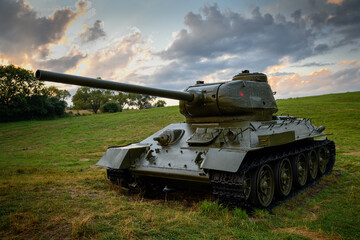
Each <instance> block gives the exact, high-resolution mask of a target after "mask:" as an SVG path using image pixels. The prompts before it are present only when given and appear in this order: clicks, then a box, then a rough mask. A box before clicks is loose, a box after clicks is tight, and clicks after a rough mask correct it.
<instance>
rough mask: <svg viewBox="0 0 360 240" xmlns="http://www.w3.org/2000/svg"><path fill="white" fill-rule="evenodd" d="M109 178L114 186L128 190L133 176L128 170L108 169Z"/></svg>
mask: <svg viewBox="0 0 360 240" xmlns="http://www.w3.org/2000/svg"><path fill="white" fill-rule="evenodd" d="M106 173H107V178H108V179H109V180H110V181H111V182H112V183H114V184H117V185H121V186H122V187H125V188H128V187H129V183H130V181H131V175H130V173H129V171H128V170H127V169H114V168H107V169H106Z"/></svg>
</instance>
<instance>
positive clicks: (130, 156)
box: [96, 143, 150, 169]
mask: <svg viewBox="0 0 360 240" xmlns="http://www.w3.org/2000/svg"><path fill="white" fill-rule="evenodd" d="M149 147H150V144H140V143H134V144H130V145H126V146H123V147H111V148H108V150H107V151H106V152H105V154H104V156H102V158H101V159H100V160H99V162H98V163H97V164H96V165H99V166H104V167H109V168H113V169H127V168H130V165H131V161H135V160H136V159H138V158H140V157H141V156H142V155H143V154H145V153H146V151H147V150H148V149H149Z"/></svg>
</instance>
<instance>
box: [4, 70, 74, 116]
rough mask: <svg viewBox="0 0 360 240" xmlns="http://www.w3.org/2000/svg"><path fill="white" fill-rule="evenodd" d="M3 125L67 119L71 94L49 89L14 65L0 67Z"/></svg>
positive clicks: (53, 88) (28, 72)
mask: <svg viewBox="0 0 360 240" xmlns="http://www.w3.org/2000/svg"><path fill="white" fill-rule="evenodd" d="M0 90H1V91H0V121H2V122H7V121H19V120H29V119H52V118H55V117H62V116H64V115H65V108H66V106H67V104H66V102H65V101H64V100H65V98H66V97H69V96H70V93H69V92H68V91H66V90H60V89H58V88H56V87H52V86H51V87H45V86H44V83H43V82H40V81H38V80H37V79H35V77H34V73H33V72H32V71H29V70H26V69H23V68H20V67H16V66H14V65H8V66H0Z"/></svg>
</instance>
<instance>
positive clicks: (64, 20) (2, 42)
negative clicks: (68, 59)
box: [0, 0, 87, 64]
mask: <svg viewBox="0 0 360 240" xmlns="http://www.w3.org/2000/svg"><path fill="white" fill-rule="evenodd" d="M86 6H87V3H86V2H78V3H77V10H76V11H73V10H71V9H70V8H63V9H59V10H56V11H55V12H54V13H53V14H52V15H51V16H50V17H38V16H37V13H36V12H35V11H34V10H33V9H32V8H31V7H30V6H29V5H28V4H27V3H26V2H25V1H13V0H1V1H0V56H1V55H3V56H6V58H7V60H9V61H10V62H14V63H16V64H22V63H29V62H30V61H31V58H33V56H36V57H38V58H45V57H46V56H48V55H49V50H50V49H49V48H50V44H56V43H57V42H59V41H60V40H61V39H62V38H63V37H64V35H65V32H66V30H67V28H68V27H69V25H70V24H71V22H72V21H74V20H75V19H76V18H77V17H78V15H79V14H80V13H82V12H84V10H85V7H86Z"/></svg>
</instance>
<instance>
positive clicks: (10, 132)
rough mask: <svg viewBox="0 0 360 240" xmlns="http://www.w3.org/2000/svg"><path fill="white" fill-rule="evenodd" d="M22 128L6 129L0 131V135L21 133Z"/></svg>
mask: <svg viewBox="0 0 360 240" xmlns="http://www.w3.org/2000/svg"><path fill="white" fill-rule="evenodd" d="M21 132H22V130H14V131H8V132H0V136H3V135H8V134H9V135H10V134H17V133H21Z"/></svg>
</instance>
